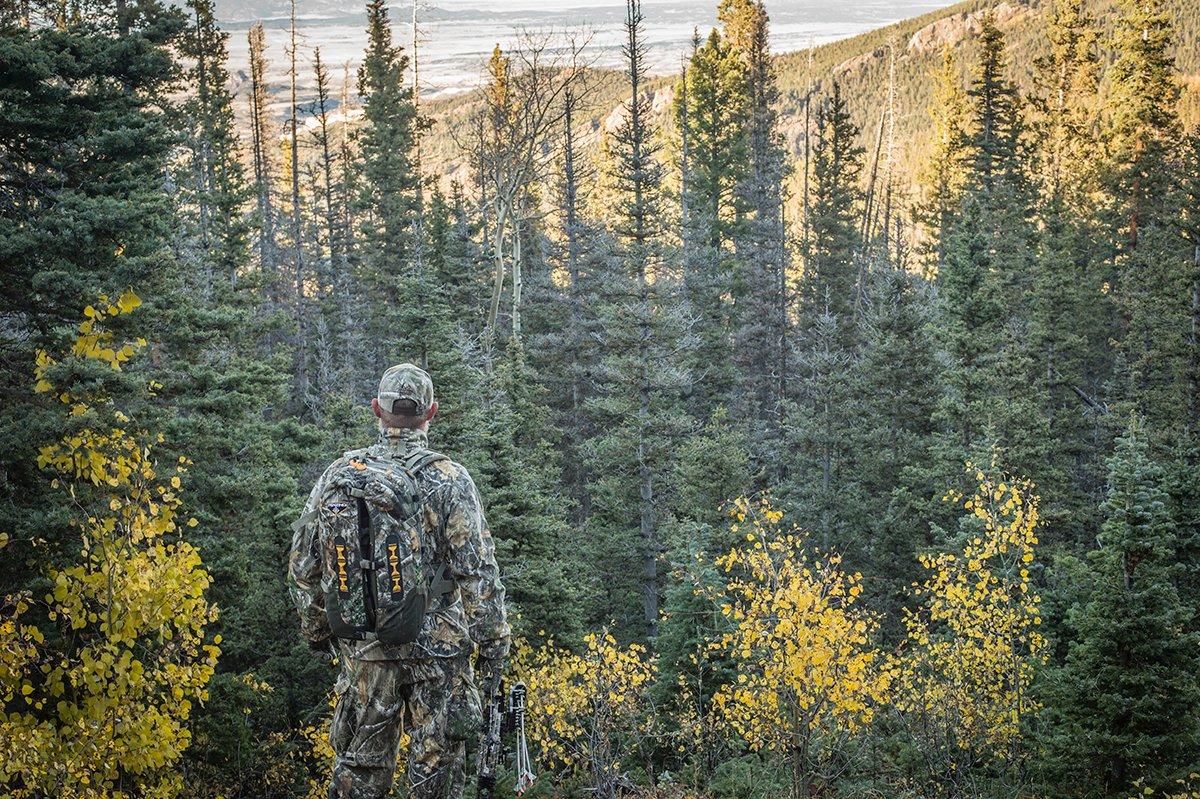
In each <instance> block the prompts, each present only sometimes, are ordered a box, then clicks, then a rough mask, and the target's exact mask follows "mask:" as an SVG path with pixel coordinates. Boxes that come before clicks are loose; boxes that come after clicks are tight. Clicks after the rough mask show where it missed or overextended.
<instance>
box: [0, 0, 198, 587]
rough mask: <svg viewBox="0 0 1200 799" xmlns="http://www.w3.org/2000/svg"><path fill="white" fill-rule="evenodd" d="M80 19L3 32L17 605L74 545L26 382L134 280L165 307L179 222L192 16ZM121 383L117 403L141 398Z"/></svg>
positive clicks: (11, 576)
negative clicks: (186, 35) (172, 172)
mask: <svg viewBox="0 0 1200 799" xmlns="http://www.w3.org/2000/svg"><path fill="white" fill-rule="evenodd" d="M64 11H65V9H64ZM75 12H76V13H75V16H74V17H73V18H72V19H70V20H67V19H60V20H57V22H56V21H54V20H51V21H50V23H49V24H46V25H44V26H43V25H31V26H30V27H24V26H21V25H15V24H13V23H12V21H10V19H9V17H8V16H7V15H5V17H4V22H2V23H0V64H3V69H0V95H2V96H3V97H4V98H5V99H4V112H3V113H0V184H2V185H3V186H4V187H5V189H4V196H5V198H4V201H3V202H2V203H0V240H2V241H3V242H4V246H3V247H2V248H0V272H2V273H3V275H4V279H3V281H0V309H2V313H3V316H4V318H5V319H6V320H7V321H6V323H5V325H4V326H3V330H2V331H0V348H2V349H3V355H2V356H0V375H2V380H3V385H4V386H5V387H6V391H5V395H6V400H5V402H4V407H3V409H2V410H0V461H2V462H3V463H4V474H5V477H4V480H3V481H2V483H0V497H2V499H3V510H2V511H0V527H3V529H4V531H5V532H6V533H7V534H8V536H10V537H11V540H12V541H14V542H22V543H21V544H20V545H19V547H18V545H16V544H14V545H13V546H12V547H10V548H9V550H8V552H7V557H5V558H4V563H3V565H2V566H0V582H3V585H4V588H3V592H4V593H5V594H6V595H9V594H11V593H13V592H14V591H16V590H17V589H18V588H25V587H27V586H28V584H29V580H30V579H31V573H30V569H29V567H28V566H27V565H26V560H31V561H32V562H33V563H35V564H37V563H44V562H47V561H45V560H44V559H45V558H51V559H53V558H55V557H57V556H58V555H59V554H60V547H61V546H62V545H63V543H64V542H65V541H69V542H70V543H71V545H72V546H73V545H74V542H75V541H76V540H77V539H76V537H75V536H76V533H75V532H72V531H69V530H68V527H67V518H66V514H65V513H64V512H63V511H62V510H61V509H60V508H61V503H60V502H58V501H55V500H52V499H50V498H48V495H47V486H46V482H45V481H44V480H42V479H41V477H40V476H39V475H38V469H37V465H36V464H37V455H36V452H37V447H38V446H39V445H41V444H45V443H48V442H50V441H52V440H54V439H57V438H58V436H59V435H60V433H61V430H60V422H59V421H58V420H57V418H56V417H57V415H56V414H55V413H54V412H53V410H52V409H51V408H49V407H47V406H46V404H45V403H43V402H41V401H40V400H39V398H37V397H35V396H34V395H33V393H32V392H30V391H29V390H27V389H24V388H22V387H23V386H26V385H27V384H28V382H29V381H28V379H27V376H28V375H29V374H30V373H31V372H32V370H33V367H34V360H35V354H36V352H37V351H38V350H39V349H45V350H48V351H51V352H56V351H58V350H59V349H60V346H59V345H61V344H62V343H63V342H64V341H66V340H67V338H66V337H67V336H71V335H72V333H73V330H74V327H75V325H76V324H77V322H78V319H79V317H80V314H81V313H82V312H83V310H84V309H85V308H86V307H88V306H89V305H92V304H93V303H96V302H97V301H98V297H100V296H107V297H110V298H114V299H115V298H116V297H118V296H120V295H121V293H122V292H123V291H124V290H125V289H127V288H129V287H131V286H136V287H137V291H138V292H140V293H141V294H142V295H144V296H146V297H147V298H153V297H157V296H158V295H159V294H160V292H161V291H162V288H163V282H164V278H165V276H166V272H167V270H166V269H164V268H163V267H164V262H166V261H168V260H169V258H170V252H169V244H170V240H171V232H172V229H173V227H174V226H175V220H174V219H173V217H172V214H171V206H170V195H169V192H170V189H171V186H170V184H169V183H168V181H167V180H166V179H165V177H164V176H166V175H167V174H168V163H169V161H170V159H171V157H172V155H173V150H174V147H175V146H176V145H177V144H178V143H179V142H178V139H177V138H176V137H175V136H174V135H173V134H172V131H171V129H170V126H169V122H170V118H169V117H168V115H167V113H166V112H165V111H164V109H165V108H166V107H168V106H169V105H170V102H169V95H170V92H171V87H172V86H173V85H174V84H175V82H176V81H177V80H178V78H179V71H178V68H177V65H176V63H175V61H174V58H173V55H172V53H173V49H174V48H175V47H178V46H179V45H180V43H181V37H182V35H183V31H184V27H185V20H184V18H183V16H182V14H181V13H179V12H178V10H169V9H167V8H166V7H165V6H163V5H161V4H159V3H155V2H147V3H144V4H139V5H137V6H136V7H131V8H127V9H126V10H125V13H124V15H123V16H121V17H120V18H118V15H117V14H116V13H115V10H114V9H113V8H112V7H110V6H107V5H104V6H95V7H93V6H87V7H80V8H76V9H75ZM49 187H54V188H53V190H52V191H51V190H49ZM114 324H115V325H116V327H118V328H120V320H116V321H115V322H114ZM119 332H120V331H119V330H118V333H119ZM117 377H119V376H114V378H113V379H115V378H117ZM110 388H111V389H112V394H113V396H114V397H119V398H123V397H124V396H126V393H127V392H128V391H130V390H132V389H131V388H130V387H128V386H126V387H115V386H110ZM35 541H43V542H45V545H44V546H41V545H39V548H30V544H31V543H32V542H35ZM17 552H20V553H21V555H20V556H17ZM70 552H71V555H72V556H73V554H74V549H72V550H71V551H70Z"/></svg>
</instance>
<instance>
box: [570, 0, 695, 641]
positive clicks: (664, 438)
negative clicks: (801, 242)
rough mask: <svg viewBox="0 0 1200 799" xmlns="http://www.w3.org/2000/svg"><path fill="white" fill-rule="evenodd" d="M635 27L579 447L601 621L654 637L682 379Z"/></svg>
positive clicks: (658, 175)
mask: <svg viewBox="0 0 1200 799" xmlns="http://www.w3.org/2000/svg"><path fill="white" fill-rule="evenodd" d="M641 26H642V14H641V8H640V3H639V2H638V0H627V3H626V18H625V32H626V37H627V38H626V42H625V44H624V53H625V57H626V60H627V70H626V77H627V79H628V81H629V89H630V96H629V99H628V100H627V102H626V104H625V111H626V113H625V114H624V118H623V120H622V122H621V124H620V125H619V126H618V127H617V128H616V129H615V130H613V131H611V132H610V134H609V141H608V144H607V148H608V151H609V153H610V154H611V156H612V157H611V160H610V162H609V163H608V164H607V165H606V166H607V174H606V179H607V180H608V181H610V185H611V186H612V187H613V188H612V191H613V196H614V207H613V208H612V213H613V216H612V221H611V225H612V235H613V238H614V239H615V245H614V252H613V254H612V259H611V261H610V263H609V264H608V265H607V269H606V274H605V276H604V278H603V283H602V287H601V292H602V293H601V303H602V307H601V310H600V319H601V324H602V329H604V330H606V331H607V332H608V337H607V341H606V342H605V346H604V357H603V360H602V361H601V364H600V367H599V369H598V370H597V371H598V374H597V376H596V388H595V395H594V396H592V397H591V398H590V401H589V408H590V409H591V412H592V414H593V418H595V420H596V425H597V428H598V429H599V430H600V431H602V432H601V433H600V434H599V435H597V436H596V437H595V438H594V439H593V440H592V441H591V442H589V447H588V467H589V472H590V473H591V475H592V481H591V485H590V486H589V489H588V493H589V494H590V496H591V498H592V507H593V511H594V512H593V515H592V518H591V519H589V524H588V529H589V531H590V532H591V533H592V538H593V539H594V540H596V541H598V542H603V548H602V549H601V551H600V552H598V553H596V554H597V556H598V557H597V559H596V560H594V561H593V562H596V563H602V564H603V565H602V571H601V573H600V574H599V575H597V576H598V577H599V578H600V579H601V580H602V581H603V582H602V588H603V589H604V591H605V592H607V595H606V597H605V599H604V600H602V602H603V604H602V605H601V607H602V608H606V610H604V611H602V612H604V613H605V614H618V615H617V617H616V621H618V623H620V625H621V629H622V630H624V631H628V632H632V633H634V634H638V635H646V634H650V635H653V634H654V632H655V630H656V628H657V625H658V616H659V602H660V591H661V590H662V578H661V574H660V564H659V561H660V556H661V552H662V547H663V542H662V538H661V529H660V526H661V523H662V519H661V516H662V512H663V507H664V499H663V498H664V495H665V493H666V492H665V485H664V484H665V483H666V482H667V481H668V476H669V468H670V460H669V453H670V444H671V438H672V436H674V435H678V432H679V430H680V429H681V426H682V420H681V419H680V417H679V412H678V397H679V392H680V388H681V386H682V382H683V375H682V374H681V373H680V370H679V368H678V366H677V364H678V362H679V359H680V356H681V352H680V346H681V333H682V330H681V327H682V321H681V320H680V319H679V318H678V316H676V315H675V308H677V306H676V305H675V303H674V302H673V298H672V297H671V294H670V292H671V290H672V287H673V285H674V280H673V279H672V276H671V274H670V272H669V270H668V268H667V266H668V264H667V260H666V254H665V253H664V251H663V241H662V223H663V218H662V212H661V208H662V202H663V200H662V196H661V186H662V173H663V166H662V163H661V162H660V161H659V159H658V155H657V152H656V151H657V148H658V144H657V143H656V140H655V138H654V136H653V131H652V129H651V127H650V125H651V121H652V119H651V116H650V103H649V98H648V97H647V96H646V95H645V94H644V93H643V91H642V86H643V81H644V80H645V63H644V58H645V44H644V42H643V41H642V39H641V32H642V28H641ZM634 520H636V521H634ZM635 597H637V598H636V599H634V598H635ZM633 608H637V610H636V611H634V610H633ZM603 620H604V619H603V618H601V619H598V621H603Z"/></svg>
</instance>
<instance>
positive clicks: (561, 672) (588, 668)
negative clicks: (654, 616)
mask: <svg viewBox="0 0 1200 799" xmlns="http://www.w3.org/2000/svg"><path fill="white" fill-rule="evenodd" d="M513 652H514V654H513V658H512V673H513V678H514V679H516V680H520V681H522V682H524V683H525V685H526V687H527V688H528V689H529V696H528V708H527V710H526V721H527V724H528V729H529V740H530V741H533V742H536V745H537V747H538V748H539V750H540V759H541V761H542V763H543V764H544V765H545V766H546V767H548V768H554V767H561V768H563V769H565V770H568V771H592V772H593V773H594V772H595V771H596V770H597V769H610V768H619V765H620V764H619V762H617V761H615V760H613V759H612V754H613V751H612V749H613V745H614V742H613V739H614V736H616V735H618V734H622V735H626V736H629V737H644V736H645V735H646V734H648V731H649V729H648V725H649V724H650V720H649V719H647V717H646V713H645V708H644V706H643V699H644V697H645V693H646V690H647V689H648V688H649V687H650V685H651V683H652V682H653V681H654V678H655V675H656V673H657V671H656V665H655V662H654V661H653V660H651V659H649V658H648V657H647V653H646V650H645V648H644V647H642V646H641V645H639V644H630V645H629V646H625V647H622V646H619V645H618V644H617V642H616V639H614V638H613V636H611V635H609V634H608V633H607V632H606V631H605V632H600V633H592V634H590V635H588V636H587V637H586V638H585V639H584V650H583V651H582V652H580V653H576V652H572V651H570V650H567V649H564V648H561V647H558V646H556V645H555V644H554V642H553V641H548V642H547V643H546V644H544V645H542V646H539V647H537V648H533V647H531V646H530V645H529V643H528V642H527V641H525V640H523V639H522V640H518V641H517V642H516V644H515V646H514V647H513Z"/></svg>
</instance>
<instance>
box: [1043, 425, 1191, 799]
mask: <svg viewBox="0 0 1200 799" xmlns="http://www.w3.org/2000/svg"><path fill="white" fill-rule="evenodd" d="M1108 481H1109V487H1108V498H1107V499H1106V500H1105V502H1104V505H1103V507H1102V508H1101V510H1102V512H1103V513H1104V516H1105V520H1104V523H1103V525H1102V527H1101V530H1100V536H1099V539H1098V543H1099V549H1098V550H1096V551H1095V552H1093V553H1092V555H1091V564H1092V579H1093V584H1092V587H1091V591H1090V594H1089V596H1088V599H1087V602H1086V604H1084V605H1083V606H1082V607H1080V608H1078V610H1077V611H1076V612H1075V613H1074V614H1073V615H1072V617H1071V620H1070V621H1071V627H1072V628H1073V631H1074V636H1075V638H1074V640H1073V642H1072V644H1071V647H1070V652H1069V654H1068V656H1067V661H1066V664H1065V667H1064V671H1063V673H1062V675H1061V678H1060V679H1061V690H1062V691H1063V692H1064V694H1065V696H1064V699H1063V704H1062V706H1061V711H1060V712H1061V718H1060V720H1059V724H1058V728H1057V737H1056V738H1054V739H1053V743H1054V745H1055V754H1056V759H1055V761H1054V762H1055V764H1056V765H1057V766H1058V767H1059V768H1060V769H1062V771H1063V772H1064V773H1065V774H1066V775H1067V778H1068V779H1069V780H1070V784H1072V785H1076V786H1080V787H1081V788H1082V789H1083V790H1082V792H1083V793H1084V795H1088V796H1117V795H1120V796H1124V795H1126V794H1127V793H1128V791H1129V787H1130V786H1131V785H1132V784H1133V782H1134V781H1135V780H1137V779H1146V780H1147V781H1148V784H1149V785H1150V786H1159V785H1165V784H1167V783H1168V781H1169V779H1170V778H1171V777H1172V776H1174V772H1175V770H1176V769H1177V768H1178V767H1179V764H1180V763H1182V762H1185V760H1186V758H1188V757H1190V756H1192V755H1194V753H1195V742H1196V735H1197V723H1196V719H1197V710H1198V709H1200V682H1198V680H1197V674H1198V673H1200V671H1198V669H1200V662H1198V660H1200V657H1198V655H1197V652H1198V651H1200V650H1198V648H1197V638H1196V636H1195V634H1194V633H1186V632H1185V631H1184V630H1185V628H1186V626H1187V625H1188V624H1189V622H1190V617H1191V614H1192V611H1191V610H1189V609H1187V608H1185V607H1184V606H1183V604H1182V603H1181V602H1180V599H1179V594H1178V591H1177V589H1176V585H1175V580H1176V577H1177V574H1178V571H1179V569H1178V567H1177V565H1176V563H1177V561H1176V547H1177V539H1176V535H1175V528H1174V525H1173V523H1172V520H1171V516H1170V513H1169V508H1168V498H1167V495H1166V493H1165V492H1164V491H1163V487H1162V481H1163V473H1162V470H1161V468H1160V467H1159V466H1158V465H1157V464H1156V463H1155V462H1154V461H1153V460H1151V458H1150V456H1149V454H1148V447H1147V444H1146V442H1145V441H1144V440H1142V438H1141V437H1140V434H1138V433H1137V432H1136V431H1135V430H1134V429H1131V430H1130V431H1128V432H1127V433H1126V434H1125V436H1124V437H1122V438H1119V439H1118V440H1117V449H1116V452H1115V453H1114V455H1113V457H1112V459H1111V460H1110V461H1109V477H1108Z"/></svg>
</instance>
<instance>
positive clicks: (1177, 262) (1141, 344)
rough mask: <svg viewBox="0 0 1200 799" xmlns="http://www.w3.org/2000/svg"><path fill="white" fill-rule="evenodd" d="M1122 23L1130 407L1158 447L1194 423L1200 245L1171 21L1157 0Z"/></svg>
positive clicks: (1116, 165)
mask: <svg viewBox="0 0 1200 799" xmlns="http://www.w3.org/2000/svg"><path fill="white" fill-rule="evenodd" d="M1122 9H1123V10H1122V13H1121V15H1120V17H1119V18H1118V21H1117V29H1116V33H1115V41H1114V45H1115V47H1116V50H1117V59H1116V61H1115V62H1114V63H1113V66H1112V69H1111V75H1112V77H1111V80H1112V84H1113V87H1112V97H1111V101H1110V105H1111V109H1112V110H1111V112H1110V115H1109V119H1108V121H1107V124H1108V127H1109V138H1110V144H1109V146H1110V148H1111V151H1112V164H1111V174H1110V176H1109V181H1108V182H1109V190H1110V192H1111V193H1112V198H1113V203H1114V209H1115V211H1116V218H1115V219H1114V220H1113V231H1112V232H1113V234H1114V236H1115V238H1116V240H1117V242H1118V256H1117V259H1116V261H1115V266H1116V270H1117V272H1116V276H1115V277H1116V279H1115V285H1114V288H1115V289H1116V291H1117V295H1118V296H1117V302H1118V303H1119V306H1120V310H1121V315H1122V317H1123V318H1122V322H1123V327H1124V330H1123V331H1122V335H1121V350H1120V355H1121V364H1120V369H1121V371H1122V372H1123V375H1124V377H1125V379H1126V381H1127V389H1126V391H1125V392H1124V393H1125V397H1124V401H1123V403H1122V404H1123V405H1125V406H1127V407H1128V409H1129V411H1130V412H1131V413H1134V414H1137V415H1140V416H1143V417H1144V418H1145V422H1146V435H1147V438H1148V439H1149V440H1150V441H1151V443H1152V444H1166V443H1168V442H1170V441H1172V440H1173V439H1175V438H1177V437H1178V436H1179V435H1181V434H1182V433H1183V432H1184V431H1185V430H1186V429H1187V427H1188V424H1189V419H1188V411H1189V409H1190V408H1191V407H1193V402H1192V400H1191V398H1190V397H1189V396H1188V392H1189V389H1190V388H1191V387H1192V384H1193V380H1194V377H1193V376H1192V374H1190V373H1191V372H1192V370H1193V369H1194V364H1195V362H1196V357H1197V356H1196V342H1195V340H1194V336H1192V335H1189V333H1188V330H1189V327H1190V324H1191V322H1192V320H1193V319H1194V318H1195V313H1196V312H1195V301H1194V299H1193V291H1194V287H1195V277H1194V274H1193V273H1194V270H1195V266H1194V264H1195V256H1194V248H1193V246H1190V245H1189V242H1187V241H1186V240H1184V239H1183V238H1182V237H1181V236H1180V235H1179V228H1178V224H1179V222H1180V221H1181V220H1180V215H1181V200H1182V197H1181V196H1180V192H1179V190H1178V185H1179V178H1180V174H1179V167H1180V160H1179V158H1180V152H1179V144H1180V142H1181V141H1182V138H1183V137H1182V132H1181V129H1180V123H1179V118H1178V115H1177V111H1176V103H1177V100H1178V97H1179V89H1178V86H1177V85H1176V83H1175V78H1174V74H1175V66H1174V62H1173V59H1172V56H1171V52H1170V46H1171V41H1172V38H1173V30H1172V26H1171V22H1170V17H1169V15H1168V14H1167V12H1166V11H1165V10H1164V9H1163V7H1162V4H1161V3H1160V2H1157V1H1156V0H1150V2H1137V3H1134V2H1128V3H1125V4H1124V5H1123V6H1122Z"/></svg>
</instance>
